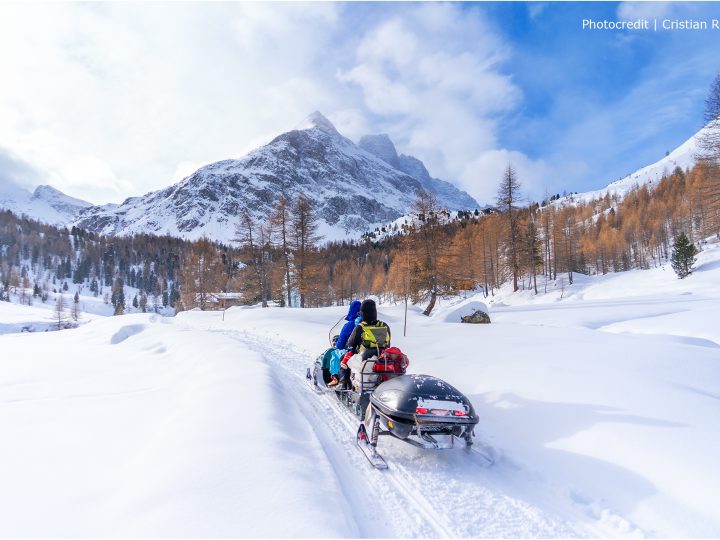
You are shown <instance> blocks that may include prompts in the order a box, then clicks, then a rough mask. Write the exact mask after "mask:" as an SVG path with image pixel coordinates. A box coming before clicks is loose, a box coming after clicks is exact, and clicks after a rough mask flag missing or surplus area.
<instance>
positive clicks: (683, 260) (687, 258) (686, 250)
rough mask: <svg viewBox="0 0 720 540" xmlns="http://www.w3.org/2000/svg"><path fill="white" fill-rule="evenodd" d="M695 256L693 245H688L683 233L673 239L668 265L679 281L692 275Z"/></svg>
mask: <svg viewBox="0 0 720 540" xmlns="http://www.w3.org/2000/svg"><path fill="white" fill-rule="evenodd" d="M695 255H697V249H696V248H695V245H694V244H691V243H690V240H688V237H687V236H686V235H685V233H684V232H682V233H680V234H679V235H678V236H677V237H676V238H675V244H674V245H673V250H672V256H671V258H670V264H671V265H672V267H673V270H675V273H676V274H677V276H678V277H679V278H680V279H683V278H685V277H687V276H688V275H690V274H691V273H692V267H693V264H695Z"/></svg>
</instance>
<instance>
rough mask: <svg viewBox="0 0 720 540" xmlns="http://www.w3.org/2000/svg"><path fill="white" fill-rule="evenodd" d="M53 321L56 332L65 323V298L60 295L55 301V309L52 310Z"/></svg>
mask: <svg viewBox="0 0 720 540" xmlns="http://www.w3.org/2000/svg"><path fill="white" fill-rule="evenodd" d="M53 320H55V322H56V324H57V327H58V330H59V329H60V328H62V327H63V326H65V324H66V323H67V311H66V306H65V298H64V297H63V295H62V293H60V294H59V295H58V297H57V300H56V301H55V309H54V310H53Z"/></svg>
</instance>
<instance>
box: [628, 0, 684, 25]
mask: <svg viewBox="0 0 720 540" xmlns="http://www.w3.org/2000/svg"><path fill="white" fill-rule="evenodd" d="M672 10H673V3H672V2H621V3H620V5H619V6H618V10H617V13H618V18H619V19H621V20H625V21H633V20H636V19H648V20H650V19H654V18H656V17H657V18H663V17H666V16H667V15H669V14H670V13H671V12H672Z"/></svg>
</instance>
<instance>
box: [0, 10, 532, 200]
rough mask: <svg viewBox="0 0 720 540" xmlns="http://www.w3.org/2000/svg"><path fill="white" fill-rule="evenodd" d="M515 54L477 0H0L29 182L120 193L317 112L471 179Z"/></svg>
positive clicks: (7, 106)
mask: <svg viewBox="0 0 720 540" xmlns="http://www.w3.org/2000/svg"><path fill="white" fill-rule="evenodd" d="M360 12H361V13H362V15H363V17H354V15H357V14H358V13H360ZM373 20H375V21H378V22H376V23H375V24H373V22H372V21H373ZM510 55H511V51H510V50H509V49H508V47H507V46H506V44H505V43H504V42H503V40H502V39H501V38H500V37H499V35H497V34H496V33H495V31H494V30H493V28H491V26H490V25H489V24H488V23H487V22H486V20H485V19H484V17H483V15H482V12H481V11H480V10H479V8H477V7H475V6H472V7H467V6H459V5H455V4H420V5H418V4H398V5H392V6H389V5H385V4H369V5H367V6H365V5H363V6H362V7H358V5H346V4H340V3H322V2H320V3H310V4H306V3H162V2H158V3H139V4H137V3H48V4H43V5H42V9H38V5H37V4H34V3H13V4H8V3H0V73H2V74H3V84H1V85H0V118H2V120H3V121H2V122H0V147H3V148H4V149H5V150H6V151H7V152H8V154H9V155H13V156H16V158H17V159H18V160H19V161H22V162H24V163H28V164H30V165H31V166H32V168H33V170H36V171H37V172H38V174H37V177H33V178H34V179H33V180H32V182H35V183H50V184H52V185H54V186H55V187H57V188H58V189H61V190H63V191H65V192H67V193H68V194H69V195H73V196H76V197H80V198H85V199H87V200H90V201H91V202H95V203H103V202H108V201H112V202H119V201H121V200H122V199H124V198H126V197H128V196H133V195H138V194H142V193H146V192H148V191H151V190H154V189H159V188H162V187H165V186H167V185H168V184H169V183H170V182H172V181H177V180H179V179H180V178H181V177H183V176H186V175H187V174H189V173H191V172H192V170H191V168H192V167H195V166H197V165H200V164H205V163H209V162H212V161H216V160H221V159H227V158H231V157H237V156H240V155H242V154H244V153H246V152H247V151H249V150H250V149H252V148H254V147H256V146H258V145H260V144H263V143H266V142H268V141H269V140H270V139H271V138H272V137H274V136H275V135H277V134H278V133H280V132H282V131H285V130H288V129H292V128H293V127H294V126H295V125H296V124H297V123H298V122H299V121H300V119H302V118H303V117H305V116H306V115H307V114H309V113H310V112H312V111H314V110H321V111H322V112H323V113H324V114H326V115H327V116H328V117H329V118H330V119H331V120H332V121H334V122H336V125H337V127H338V129H339V130H340V132H341V133H343V134H345V135H347V136H349V137H351V138H353V139H357V138H358V137H359V136H361V135H363V134H365V133H368V132H387V133H389V134H390V135H391V137H392V138H393V140H395V141H396V143H397V144H398V147H399V149H400V150H401V151H404V152H406V153H411V154H414V155H416V156H417V157H419V158H420V159H422V160H423V161H425V162H426V165H427V166H428V169H429V170H430V172H431V173H432V174H433V175H435V176H439V177H441V178H445V179H448V180H458V179H460V180H462V181H463V182H465V184H466V185H469V186H472V185H474V184H472V183H469V180H468V178H469V176H468V173H467V170H468V167H469V165H468V164H472V163H476V167H477V166H478V165H477V163H480V164H482V163H489V162H488V161H487V160H486V161H483V160H479V156H483V155H485V154H486V153H487V152H491V151H495V150H499V151H501V153H500V154H498V156H500V155H502V152H506V151H505V150H502V149H501V148H499V144H498V141H497V137H496V133H497V131H498V125H499V122H501V121H502V118H503V115H505V114H507V113H508V112H510V111H512V110H514V109H515V108H516V107H517V106H518V104H519V103H520V101H521V93H520V90H519V89H518V88H517V86H516V85H515V84H514V83H513V81H512V79H511V77H510V76H508V75H507V74H505V73H504V72H503V69H502V68H503V66H504V65H505V64H506V63H507V61H508V59H509V58H510ZM526 159H527V158H526ZM520 161H522V159H520ZM489 166H490V165H488V167H489ZM538 168H539V167H535V169H536V170H537V169H538ZM488 175H489V174H488ZM28 182H30V181H29V180H28V181H26V184H27V183H28ZM30 187H32V186H30ZM469 191H470V193H471V194H473V195H475V196H477V197H481V196H482V193H484V191H483V190H478V191H473V189H470V188H469Z"/></svg>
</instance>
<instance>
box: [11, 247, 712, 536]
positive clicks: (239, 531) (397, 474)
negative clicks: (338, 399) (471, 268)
mask: <svg viewBox="0 0 720 540" xmlns="http://www.w3.org/2000/svg"><path fill="white" fill-rule="evenodd" d="M704 247H705V251H703V253H701V254H700V255H699V256H698V263H697V265H696V268H697V269H696V271H695V272H694V273H693V274H692V275H691V276H689V277H688V278H686V279H684V280H678V279H677V278H676V277H675V276H674V274H673V273H672V272H671V270H670V269H669V267H665V268H657V269H654V270H646V271H631V272H625V273H621V274H613V275H610V276H600V277H584V276H576V280H575V283H574V284H573V285H572V286H570V285H567V284H565V285H563V287H562V291H561V290H560V288H558V289H554V288H552V287H550V292H549V293H548V294H546V295H538V296H535V295H534V294H531V293H528V292H525V293H521V294H514V295H509V294H506V293H505V291H501V293H500V294H499V295H498V296H496V297H494V298H489V299H485V298H483V297H482V296H479V297H468V298H467V299H466V300H462V299H455V300H451V301H446V300H442V301H441V302H440V305H439V307H438V308H437V310H436V311H435V312H434V314H433V316H432V317H430V318H427V317H423V316H422V315H421V314H420V308H415V307H411V309H410V314H409V321H408V335H407V337H404V336H403V335H402V320H403V319H402V317H403V307H402V306H400V305H398V306H382V307H381V309H380V313H381V315H382V318H383V319H384V320H387V321H388V323H389V324H390V325H391V328H392V329H393V341H394V343H395V344H396V345H399V346H400V347H401V348H402V349H403V350H404V351H405V352H406V353H407V354H408V355H409V356H410V362H411V364H410V370H411V371H412V372H416V373H430V374H433V375H437V376H439V377H441V378H443V379H445V380H447V381H448V382H450V383H451V384H453V385H455V386H457V387H458V388H459V389H461V390H462V391H463V392H465V393H466V394H467V395H468V397H469V398H470V399H471V400H472V402H473V403H474V405H475V407H476V409H477V411H478V414H479V416H480V424H479V425H478V442H479V443H480V444H485V445H487V446H489V448H490V449H491V451H492V452H493V453H494V455H495V456H496V459H495V464H494V465H493V466H492V467H490V468H487V467H486V466H484V464H482V463H481V462H479V461H477V460H475V459H473V454H467V453H465V452H464V451H463V450H462V449H454V450H448V451H444V452H432V451H424V450H420V449H416V448H413V447H410V446H408V445H405V444H403V443H401V442H399V441H393V440H382V441H381V451H382V452H383V454H384V455H385V457H386V458H387V459H388V461H389V463H390V469H389V470H388V471H385V472H383V473H380V472H378V471H374V470H372V469H371V468H370V467H369V465H368V464H367V462H366V461H365V459H364V458H363V457H362V455H361V454H360V453H359V452H357V450H355V448H354V447H353V432H354V430H355V429H356V426H357V423H356V421H355V420H354V417H353V416H352V415H351V414H349V413H348V412H346V411H344V410H342V409H341V408H339V407H338V406H337V405H336V404H335V403H334V401H333V399H332V398H325V397H319V396H317V395H315V394H314V393H312V392H310V391H309V390H308V389H307V388H306V386H305V383H304V371H305V368H306V367H307V366H308V365H309V364H310V363H311V362H312V360H313V359H314V357H315V356H316V355H317V354H318V353H319V352H321V351H322V350H323V349H324V347H325V346H326V342H327V335H328V329H329V327H330V326H331V325H332V324H334V323H335V321H337V320H338V319H339V318H340V317H341V315H343V314H344V310H345V308H343V307H333V308H323V309H305V310H299V309H281V308H270V309H264V310H263V309H259V308H231V309H230V310H228V311H227V312H226V313H225V314H224V316H223V314H222V313H216V312H204V313H203V312H186V313H181V314H180V315H178V316H177V317H174V318H162V317H158V316H156V315H128V316H123V317H109V318H106V319H101V320H93V321H91V322H89V323H88V324H86V325H84V326H83V327H81V328H80V329H76V330H65V331H60V332H48V333H40V332H38V333H34V334H14V335H0V350H2V351H3V355H2V357H0V389H2V393H1V394H0V402H1V404H2V406H0V430H1V431H2V433H3V434H4V435H5V437H4V438H3V444H2V445H0V478H2V479H3V482H1V483H0V508H2V509H3V519H2V520H0V536H78V535H85V536H160V535H162V536H221V535H224V536H273V537H298V536H302V537H308V536H335V537H567V536H572V537H580V536H595V537H598V536H602V537H608V536H621V537H628V536H654V537H658V536H659V537H688V536H691V537H708V536H711V537H713V536H718V535H720V515H718V513H717V504H716V501H717V500H718V498H719V497H720V487H718V486H720V466H719V465H718V460H717V456H718V455H720V427H719V426H718V422H717V418H718V417H720V400H719V399H718V396H720V382H719V381H720V330H718V326H717V324H713V323H714V322H715V320H716V318H717V317H716V314H717V313H718V312H719V311H720V285H718V284H719V283H720V247H719V246H718V245H706V246H704ZM561 295H562V299H560V296H561ZM477 301H482V302H485V303H486V304H489V305H490V315H491V317H492V320H493V323H492V324H491V325H477V326H476V325H464V324H459V323H457V322H454V319H455V318H456V316H459V315H460V314H462V310H464V309H469V308H468V307H467V306H464V305H463V304H462V302H465V303H472V302H477ZM458 302H460V303H458ZM8 306H9V305H8V304H7V303H4V302H0V321H4V320H7V319H8V318H9V317H10V312H9V311H8ZM26 309H31V308H26ZM208 350H212V355H209V354H208V353H207V351H208ZM379 501H381V503H380V502H379ZM279 509H280V510H279ZM278 511H280V512H281V514H282V519H280V518H279V517H278Z"/></svg>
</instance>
